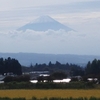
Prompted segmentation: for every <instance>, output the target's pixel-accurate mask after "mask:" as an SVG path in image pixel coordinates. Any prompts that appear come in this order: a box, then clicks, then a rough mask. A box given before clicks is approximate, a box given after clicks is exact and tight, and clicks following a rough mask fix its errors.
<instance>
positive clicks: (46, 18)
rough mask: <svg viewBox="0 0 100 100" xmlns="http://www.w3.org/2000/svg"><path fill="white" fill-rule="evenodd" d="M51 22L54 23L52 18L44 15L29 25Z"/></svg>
mask: <svg viewBox="0 0 100 100" xmlns="http://www.w3.org/2000/svg"><path fill="white" fill-rule="evenodd" d="M53 21H54V19H53V18H51V17H50V16H47V15H45V16H40V17H38V18H37V19H36V20H34V21H33V22H31V23H47V22H53Z"/></svg>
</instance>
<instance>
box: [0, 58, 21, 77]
mask: <svg viewBox="0 0 100 100" xmlns="http://www.w3.org/2000/svg"><path fill="white" fill-rule="evenodd" d="M8 73H12V74H14V75H21V74H22V67H21V65H20V63H19V62H18V60H16V59H11V58H10V57H8V58H7V59H3V58H0V74H2V75H4V74H8Z"/></svg>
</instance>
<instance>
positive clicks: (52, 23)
mask: <svg viewBox="0 0 100 100" xmlns="http://www.w3.org/2000/svg"><path fill="white" fill-rule="evenodd" d="M27 29H30V30H34V31H47V30H49V29H51V30H54V31H57V30H60V29H64V30H65V31H71V30H72V29H71V28H69V27H67V26H65V25H63V24H61V23H60V22H58V21H56V20H54V19H53V18H51V17H49V16H41V17H39V18H37V19H36V20H34V21H32V22H30V23H28V24H26V25H24V26H22V27H20V28H19V29H18V30H23V31H26V30H27Z"/></svg>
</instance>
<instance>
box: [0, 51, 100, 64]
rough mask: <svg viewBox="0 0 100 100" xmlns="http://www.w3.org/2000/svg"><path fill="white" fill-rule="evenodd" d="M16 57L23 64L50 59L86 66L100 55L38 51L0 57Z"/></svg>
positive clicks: (3, 54)
mask: <svg viewBox="0 0 100 100" xmlns="http://www.w3.org/2000/svg"><path fill="white" fill-rule="evenodd" d="M1 57H3V58H8V57H11V58H15V59H17V60H18V61H19V62H20V64H21V65H25V66H30V65H31V64H33V65H34V64H36V63H38V64H43V63H46V64H48V63H49V62H50V61H51V62H52V63H55V62H56V61H59V62H60V63H62V64H66V63H73V64H78V65H81V66H85V65H86V64H87V62H88V61H92V60H94V59H95V58H96V59H100V56H91V55H70V54H57V55H56V54H37V53H0V58H1Z"/></svg>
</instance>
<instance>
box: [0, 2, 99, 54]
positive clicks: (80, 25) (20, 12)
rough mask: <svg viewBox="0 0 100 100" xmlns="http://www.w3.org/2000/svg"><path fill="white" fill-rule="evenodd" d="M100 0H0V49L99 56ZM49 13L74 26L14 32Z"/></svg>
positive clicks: (56, 18)
mask: <svg viewBox="0 0 100 100" xmlns="http://www.w3.org/2000/svg"><path fill="white" fill-rule="evenodd" d="M99 5H100V0H0V48H1V49H0V52H13V53H18V52H29V53H46V54H78V55H100V45H99V42H100V39H99V37H100V27H99V26H100V6H99ZM42 15H48V16H50V17H52V18H53V19H55V20H57V21H58V22H60V23H62V24H64V25H66V26H68V27H70V28H72V29H74V30H75V31H69V32H66V31H64V30H58V31H53V30H47V31H45V32H38V31H34V30H26V31H25V32H23V31H17V29H18V28H20V27H21V26H23V25H25V24H27V23H29V22H31V21H33V20H35V19H36V18H38V17H39V16H42Z"/></svg>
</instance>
